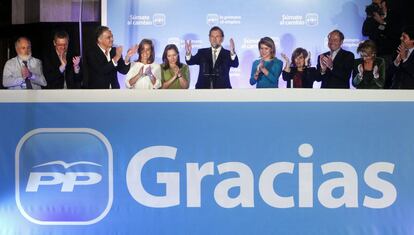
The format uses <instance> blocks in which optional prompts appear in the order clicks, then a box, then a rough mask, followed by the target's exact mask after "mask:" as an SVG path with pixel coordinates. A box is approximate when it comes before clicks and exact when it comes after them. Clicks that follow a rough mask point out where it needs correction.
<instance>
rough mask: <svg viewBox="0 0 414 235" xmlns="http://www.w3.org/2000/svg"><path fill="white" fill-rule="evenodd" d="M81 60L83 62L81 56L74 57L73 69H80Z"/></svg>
mask: <svg viewBox="0 0 414 235" xmlns="http://www.w3.org/2000/svg"><path fill="white" fill-rule="evenodd" d="M80 60H81V57H80V56H74V57H73V58H72V62H73V67H74V68H78V67H79V64H80Z"/></svg>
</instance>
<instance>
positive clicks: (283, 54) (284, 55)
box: [280, 53, 290, 64]
mask: <svg viewBox="0 0 414 235" xmlns="http://www.w3.org/2000/svg"><path fill="white" fill-rule="evenodd" d="M280 55H281V56H282V58H283V60H284V61H285V63H286V64H290V61H289V57H288V56H287V55H286V54H285V53H281V54H280Z"/></svg>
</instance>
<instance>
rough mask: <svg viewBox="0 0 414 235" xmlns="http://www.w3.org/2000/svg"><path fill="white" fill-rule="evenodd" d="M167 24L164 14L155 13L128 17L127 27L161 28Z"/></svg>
mask: <svg viewBox="0 0 414 235" xmlns="http://www.w3.org/2000/svg"><path fill="white" fill-rule="evenodd" d="M166 23H167V16H166V15H165V14H164V13H155V14H153V15H152V17H151V16H150V15H129V17H128V20H127V23H126V24H127V25H133V26H155V27H163V26H165V25H166Z"/></svg>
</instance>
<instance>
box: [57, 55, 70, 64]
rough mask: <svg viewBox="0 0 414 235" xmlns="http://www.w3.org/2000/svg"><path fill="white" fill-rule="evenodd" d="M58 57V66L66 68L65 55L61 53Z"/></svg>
mask: <svg viewBox="0 0 414 235" xmlns="http://www.w3.org/2000/svg"><path fill="white" fill-rule="evenodd" d="M58 57H59V61H60V65H61V66H63V67H64V66H66V64H67V63H68V62H67V60H66V53H65V52H63V53H62V54H59V55H58Z"/></svg>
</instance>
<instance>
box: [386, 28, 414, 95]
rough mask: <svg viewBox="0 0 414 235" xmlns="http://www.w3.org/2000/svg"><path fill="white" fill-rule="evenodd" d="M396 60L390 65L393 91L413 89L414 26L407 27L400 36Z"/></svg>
mask: <svg viewBox="0 0 414 235" xmlns="http://www.w3.org/2000/svg"><path fill="white" fill-rule="evenodd" d="M400 40H401V44H400V45H399V46H398V49H397V52H398V55H397V58H395V60H394V63H393V64H392V65H391V67H390V70H391V71H392V73H393V74H394V76H393V81H392V82H393V83H392V87H391V88H393V89H414V53H413V51H414V26H407V27H405V28H404V29H403V33H402V34H401V38H400Z"/></svg>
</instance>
